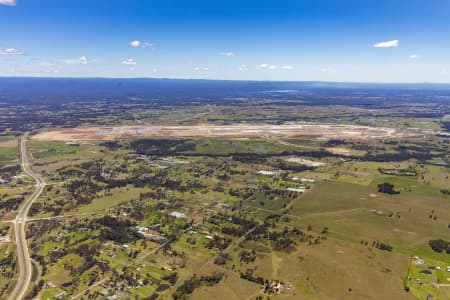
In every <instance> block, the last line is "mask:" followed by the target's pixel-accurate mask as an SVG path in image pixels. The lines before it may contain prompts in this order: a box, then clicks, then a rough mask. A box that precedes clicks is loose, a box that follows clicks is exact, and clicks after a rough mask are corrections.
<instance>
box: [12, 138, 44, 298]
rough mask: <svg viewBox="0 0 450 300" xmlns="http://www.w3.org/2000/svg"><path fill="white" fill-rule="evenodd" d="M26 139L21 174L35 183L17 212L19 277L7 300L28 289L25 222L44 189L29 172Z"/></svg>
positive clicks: (23, 144)
mask: <svg viewBox="0 0 450 300" xmlns="http://www.w3.org/2000/svg"><path fill="white" fill-rule="evenodd" d="M27 138H28V133H27V134H25V135H24V136H23V137H22V138H21V139H20V154H21V158H22V161H21V165H22V169H23V172H24V173H25V174H27V175H28V176H30V177H31V178H33V179H34V181H36V189H35V190H34V192H33V194H31V196H30V197H28V198H27V199H26V200H25V202H24V203H23V204H22V205H21V207H20V208H19V210H18V213H17V216H16V219H15V220H14V221H13V223H14V232H15V240H16V243H17V261H18V264H19V276H18V278H17V282H16V285H15V287H14V289H13V291H12V292H11V294H10V295H9V298H8V299H9V300H21V299H23V298H24V296H25V295H26V292H27V290H28V287H29V285H30V282H31V275H32V272H33V269H32V266H31V258H30V253H29V252H28V244H27V238H26V222H27V216H28V211H29V210H30V207H31V204H32V203H33V202H34V201H35V200H36V199H37V198H38V197H39V196H40V195H41V193H42V191H43V190H44V187H45V182H44V180H43V179H42V177H41V176H40V175H39V174H36V173H34V172H33V170H31V167H30V162H29V161H28V155H27V147H26V144H27Z"/></svg>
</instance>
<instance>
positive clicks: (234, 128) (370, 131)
mask: <svg viewBox="0 0 450 300" xmlns="http://www.w3.org/2000/svg"><path fill="white" fill-rule="evenodd" d="M430 133H432V132H430V131H423V130H418V129H409V130H401V129H394V128H385V127H368V126H357V125H340V124H312V123H290V124H283V125H273V124H232V125H214V124H199V125H182V126H158V125H135V126H115V127H79V128H67V129H58V130H51V131H45V132H40V133H38V134H37V135H35V136H34V137H33V139H35V140H39V141H98V140H114V139H119V138H127V137H161V136H164V137H186V138H187V137H225V136H226V137H243V136H261V137H294V136H300V135H302V136H305V135H308V136H316V137H317V136H319V137H322V138H362V139H369V138H399V137H411V136H418V135H424V134H430Z"/></svg>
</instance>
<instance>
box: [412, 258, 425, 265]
mask: <svg viewBox="0 0 450 300" xmlns="http://www.w3.org/2000/svg"><path fill="white" fill-rule="evenodd" d="M413 263H414V264H416V265H424V264H425V261H424V260H423V259H421V258H420V257H418V256H414V257H413Z"/></svg>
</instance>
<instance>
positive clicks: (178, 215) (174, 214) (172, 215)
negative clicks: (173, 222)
mask: <svg viewBox="0 0 450 300" xmlns="http://www.w3.org/2000/svg"><path fill="white" fill-rule="evenodd" d="M169 216H171V217H174V218H177V219H187V217H186V215H185V214H183V213H181V212H178V211H174V212H171V213H170V214H169Z"/></svg>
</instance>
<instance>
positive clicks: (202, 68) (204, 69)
mask: <svg viewBox="0 0 450 300" xmlns="http://www.w3.org/2000/svg"><path fill="white" fill-rule="evenodd" d="M208 70H209V68H208V67H195V68H194V71H208Z"/></svg>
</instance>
